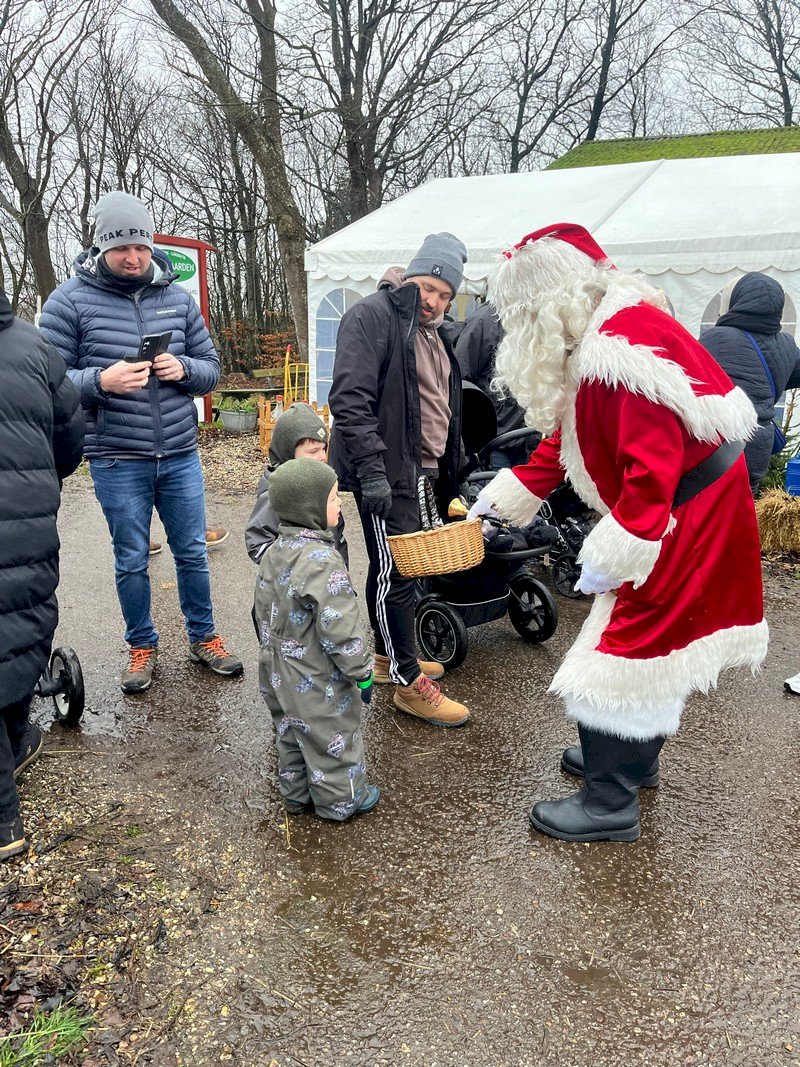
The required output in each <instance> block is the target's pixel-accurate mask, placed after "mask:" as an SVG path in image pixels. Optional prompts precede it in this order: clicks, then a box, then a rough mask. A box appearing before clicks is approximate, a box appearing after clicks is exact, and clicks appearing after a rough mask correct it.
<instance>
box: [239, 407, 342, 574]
mask: <svg viewBox="0 0 800 1067" xmlns="http://www.w3.org/2000/svg"><path fill="white" fill-rule="evenodd" d="M300 458H307V459H316V460H319V461H320V462H322V463H326V462H327V460H328V430H327V428H326V426H325V423H324V422H323V421H322V419H321V418H320V417H319V415H317V413H316V411H314V409H313V408H312V407H311V406H310V405H309V404H293V405H292V406H291V407H290V408H289V409H288V410H287V411H284V413H283V414H282V415H281V416H279V418H278V419H277V421H276V423H275V429H274V430H273V431H272V440H271V441H270V445H269V463H268V464H267V466H266V468H265V470H264V473H263V474H262V476H261V481H260V482H259V483H258V489H257V490H256V502H255V505H254V507H253V511H252V513H251V515H250V518H249V519H248V521H247V526H246V528H245V532H244V543H245V546H246V548H247V554H248V556H249V557H250V559H251V560H252V561H253V563H258V562H260V560H261V557H262V555H263V554H264V551H265V550H266V549H267V548H268V547H269V545H271V544H272V542H273V541H274V540H275V538H276V537H277V536H278V516H277V515H276V514H275V509H274V508H273V507H272V505H271V504H270V499H269V485H270V478H271V477H272V474H273V472H274V471H275V470H277V468H278V467H279V466H280V465H281V463H286V462H287V460H290V459H300ZM334 540H335V543H336V549H337V551H338V552H339V554H340V555H341V556H342V558H343V559H344V561H345V563H347V561H348V555H347V541H346V540H345V536H344V518H343V517H342V516H340V517H339V522H338V523H337V525H336V530H335V532H334Z"/></svg>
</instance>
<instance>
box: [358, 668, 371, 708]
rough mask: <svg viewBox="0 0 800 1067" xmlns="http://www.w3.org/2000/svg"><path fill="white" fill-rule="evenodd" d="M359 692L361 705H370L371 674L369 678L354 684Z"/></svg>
mask: <svg viewBox="0 0 800 1067" xmlns="http://www.w3.org/2000/svg"><path fill="white" fill-rule="evenodd" d="M356 685H357V686H358V688H359V690H360V691H361V702H362V704H370V703H371V702H372V674H371V673H370V675H369V677H367V678H362V679H361V681H360V682H356Z"/></svg>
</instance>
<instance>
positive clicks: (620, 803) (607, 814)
mask: <svg viewBox="0 0 800 1067" xmlns="http://www.w3.org/2000/svg"><path fill="white" fill-rule="evenodd" d="M578 733H579V734H580V738H581V749H582V752H583V760H584V773H585V776H586V784H585V785H584V786H583V788H582V789H580V790H579V791H578V792H577V793H574V794H573V795H572V796H571V797H567V798H566V800H549V801H542V802H540V803H539V804H535V805H534V806H533V809H532V811H531V814H530V820H531V824H532V825H533V826H534V827H535V828H536V829H537V830H539V831H540V832H541V833H543V834H548V835H549V836H550V837H557V838H559V839H560V840H562V841H636V840H637V838H638V837H639V834H640V832H641V831H640V825H639V786H640V785H641V783H642V780H643V779H644V777H645V776H646V775H647V773H648V771H649V770H650V768H651V767H652V765H653V763H654V761H655V759H656V757H657V756H658V753H659V751H660V749H661V746H662V745H663V744H664V738H663V737H656V738H653V739H652V740H651V741H623V740H622V738H620V737H612V736H611V734H601V733H596V732H595V731H594V730H587V729H586V727H584V726H580V725H579V726H578Z"/></svg>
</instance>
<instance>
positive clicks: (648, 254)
mask: <svg viewBox="0 0 800 1067" xmlns="http://www.w3.org/2000/svg"><path fill="white" fill-rule="evenodd" d="M552 222H578V223H582V224H583V225H584V226H586V228H587V229H588V230H590V231H591V232H592V234H594V236H595V237H596V239H597V240H598V241H599V243H600V245H601V246H602V247H603V248H604V249H605V251H606V252H607V253H608V254H609V256H610V257H611V259H612V260H613V261H614V262H615V263H616V264H617V265H618V266H619V267H621V268H622V269H624V270H627V271H641V272H642V273H643V274H645V275H647V276H648V277H649V278H650V279H651V280H652V281H653V282H654V284H656V285H657V286H658V287H659V288H661V289H663V290H664V291H665V292H666V293H667V295H668V296H669V298H670V300H671V301H672V303H673V305H674V307H675V313H676V315H677V317H678V318H679V319H680V320H681V322H683V323H684V325H686V326H687V327H688V328H689V329H690V330H692V331H693V332H695V333H698V332H699V330H700V328H701V324H702V326H705V325H708V324H709V323H710V322H713V321H714V319H715V318H716V314H717V307H718V301H717V302H716V304H715V298H717V297H718V296H719V293H720V290H721V289H722V288H723V286H724V285H725V283H726V282H727V281H728V280H729V279H730V278H732V277H736V276H737V275H739V274H741V273H742V272H745V271H751V270H759V271H764V272H765V273H767V274H770V275H772V276H773V277H775V278H777V279H778V281H780V283H781V284H782V285H783V287H784V289H785V290H786V292H787V296H788V298H789V299H788V300H787V306H786V313H785V322H786V323H793V322H795V321H796V317H797V315H796V310H795V309H796V308H797V307H800V155H798V154H797V153H786V154H773V155H752V156H725V157H716V158H704V159H674V160H656V161H648V162H640V163H624V164H619V165H616V166H605V167H578V168H574V169H564V170H553V171H539V172H536V173H532V174H496V175H486V176H484V177H478V178H444V179H438V180H435V181H431V182H428V183H427V184H425V185H423V186H420V187H419V188H418V189H415V190H414V191H413V192H410V193H407V194H406V195H405V196H401V197H399V198H398V199H397V200H395V201H393V202H392V203H390V204H386V205H385V206H384V207H382V208H380V209H379V210H378V211H374V212H373V213H372V214H371V215H368V216H367V217H366V218H363V219H360V220H359V221H358V222H355V223H353V224H352V225H350V226H347V227H345V228H344V229H343V230H339V232H338V233H334V234H332V235H331V236H330V237H326V238H325V239H324V240H323V241H320V242H318V243H317V244H315V245H313V246H312V247H311V248H310V249H309V250H308V251H307V252H306V263H305V265H306V271H307V274H308V298H309V300H308V302H309V350H310V353H311V357H310V363H311V383H310V384H311V395H312V397H316V398H317V399H318V400H320V401H321V402H324V401H325V399H326V398H327V393H328V386H329V383H330V375H331V369H332V366H333V352H334V348H335V343H336V332H337V329H338V322H339V319H340V318H341V315H342V314H343V313H344V311H345V310H346V309H347V308H348V307H349V306H351V304H352V303H354V302H355V301H356V300H357V299H358V298H359V297H361V296H365V295H366V294H367V293H371V292H373V291H374V289H375V285H376V282H377V281H378V279H379V278H380V277H381V275H382V274H383V272H384V270H385V269H386V268H387V267H389V266H403V265H405V264H406V263H407V262H408V261H409V259H410V258H411V257H412V256H413V254H414V253H415V252H416V251H417V249H418V248H419V246H420V244H421V243H422V240H423V238H424V237H425V236H426V234H429V233H435V232H438V231H440V230H449V231H451V232H452V233H455V234H456V235H457V236H458V237H460V238H461V239H462V240H463V242H464V244H465V245H466V246H467V251H468V254H469V262H468V264H467V266H466V270H465V274H464V284H463V287H462V292H463V293H468V294H473V295H482V294H484V293H485V291H486V280H487V277H488V275H489V274H490V272H491V270H492V268H493V266H494V263H495V262H496V259H497V255H498V253H499V252H500V251H501V250H502V249H503V248H507V247H509V246H510V245H512V244H514V243H515V242H516V241H518V240H519V239H520V238H521V237H522V236H524V235H525V234H526V233H530V232H531V231H532V230H535V229H538V228H539V227H541V226H546V225H548V224H549V223H552ZM462 305H463V301H462Z"/></svg>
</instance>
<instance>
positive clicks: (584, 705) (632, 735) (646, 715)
mask: <svg viewBox="0 0 800 1067" xmlns="http://www.w3.org/2000/svg"><path fill="white" fill-rule="evenodd" d="M566 705H567V717H568V718H570V719H572V720H573V722H579V723H580V724H581V726H585V727H586V729H587V730H597V732H598V733H601V734H607V733H611V734H613V736H615V737H622V738H623V739H624V740H625V741H650V740H651V739H652V738H654V737H671V736H672V735H673V734H675V733H677V732H678V727H679V726H680V724H681V714H682V712H683V709H684V708H685V707H686V701H685V700H673V701H672V702H671V703H670V702H667V703H662V702H659V703H658V704H654V705H651V706H647V705H644V704H639V705H638V706H637V707H636V708H630V709H628V708H626V709H624V714H620V715H619V717H618V719H617V726H616V728H614V729H613V730H609V716H608V712H607V711H602V710H600V709H598V708H597V707H595V705H594V704H592V703H591V701H589V700H581V699H578V698H576V697H567V698H566ZM654 721H658V723H659V730H658V733H654V732H653V730H654V727H653V722H654Z"/></svg>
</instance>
